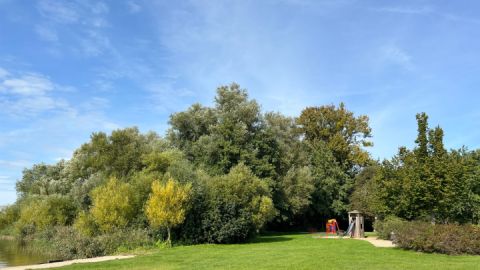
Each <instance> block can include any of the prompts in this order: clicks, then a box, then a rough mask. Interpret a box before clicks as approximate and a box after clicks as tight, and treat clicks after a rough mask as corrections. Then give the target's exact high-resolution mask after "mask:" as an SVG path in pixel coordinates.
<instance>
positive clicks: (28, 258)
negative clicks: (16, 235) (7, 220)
mask: <svg viewBox="0 0 480 270" xmlns="http://www.w3.org/2000/svg"><path fill="white" fill-rule="evenodd" d="M45 262H48V258H47V257H46V256H43V255H41V254H32V253H28V252H26V250H25V249H24V248H22V247H21V246H19V245H18V243H17V242H16V241H12V240H4V239H0V268H4V267H7V266H17V265H29V264H38V263H45Z"/></svg>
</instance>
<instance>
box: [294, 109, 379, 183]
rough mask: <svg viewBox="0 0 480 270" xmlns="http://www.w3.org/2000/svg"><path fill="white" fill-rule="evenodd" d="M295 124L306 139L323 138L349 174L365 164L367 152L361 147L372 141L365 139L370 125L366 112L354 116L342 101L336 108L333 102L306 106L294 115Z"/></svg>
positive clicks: (368, 136)
mask: <svg viewBox="0 0 480 270" xmlns="http://www.w3.org/2000/svg"><path fill="white" fill-rule="evenodd" d="M297 125H298V130H299V132H300V133H301V134H302V135H303V136H304V137H305V140H306V141H308V142H310V143H314V142H316V141H323V142H324V143H325V144H326V146H327V148H328V149H330V151H331V152H332V154H333V156H334V158H335V161H336V162H337V163H338V164H339V165H340V166H341V167H342V168H343V169H344V171H345V172H346V173H349V174H350V175H352V176H353V175H354V174H355V173H356V172H357V171H358V170H359V169H360V168H361V167H362V166H365V165H367V164H368V162H369V160H370V156H369V154H368V152H366V151H365V150H363V148H364V147H369V146H372V145H373V144H372V142H371V141H369V140H368V139H369V138H370V137H371V128H370V127H369V125H368V117H367V116H366V115H360V116H358V117H356V116H354V114H353V113H352V112H350V111H348V110H347V109H346V108H345V105H344V104H343V103H340V105H339V107H338V108H337V107H335V106H334V105H330V106H321V107H307V108H306V109H304V110H303V111H302V113H301V115H300V117H299V118H298V119H297Z"/></svg>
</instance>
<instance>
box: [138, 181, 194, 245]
mask: <svg viewBox="0 0 480 270" xmlns="http://www.w3.org/2000/svg"><path fill="white" fill-rule="evenodd" d="M190 190H191V185H186V186H183V185H180V184H178V183H177V182H175V181H174V180H173V179H171V178H170V179H169V180H168V181H167V182H166V183H165V184H164V185H163V184H162V183H160V182H159V181H154V182H153V183H152V194H151V195H150V198H149V199H148V201H147V204H146V210H145V212H146V214H147V218H148V221H149V223H150V225H151V226H152V227H153V228H165V229H167V234H168V236H167V243H168V244H170V243H171V239H170V231H171V228H173V227H175V226H178V225H180V224H181V223H182V222H183V221H184V220H185V212H186V207H187V205H188V202H189V196H190Z"/></svg>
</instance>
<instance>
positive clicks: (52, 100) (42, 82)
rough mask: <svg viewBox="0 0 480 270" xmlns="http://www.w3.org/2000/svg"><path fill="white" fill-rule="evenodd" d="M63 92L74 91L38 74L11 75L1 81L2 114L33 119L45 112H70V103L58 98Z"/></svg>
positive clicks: (0, 104) (0, 102)
mask: <svg viewBox="0 0 480 270" xmlns="http://www.w3.org/2000/svg"><path fill="white" fill-rule="evenodd" d="M6 72H7V71H6ZM7 73H9V72H7ZM9 74H10V73H9ZM61 91H72V88H71V87H62V86H60V85H57V84H55V83H53V82H52V81H51V80H50V79H49V78H48V77H46V76H44V75H41V74H37V73H27V74H25V75H16V76H15V75H10V76H9V77H6V78H4V79H0V106H1V107H2V111H1V112H0V114H7V115H10V116H17V117H24V116H29V117H31V116H35V115H37V114H40V113H43V112H49V111H58V110H69V109H70V105H69V104H68V102H67V101H65V100H64V99H62V98H59V97H57V96H56V93H57V92H61Z"/></svg>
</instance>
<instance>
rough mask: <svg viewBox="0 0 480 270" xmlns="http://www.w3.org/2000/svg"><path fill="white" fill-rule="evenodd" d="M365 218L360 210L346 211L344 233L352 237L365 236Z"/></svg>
mask: <svg viewBox="0 0 480 270" xmlns="http://www.w3.org/2000/svg"><path fill="white" fill-rule="evenodd" d="M364 222H365V220H364V218H363V214H362V212H360V211H357V210H353V211H351V212H348V224H350V225H349V226H348V230H347V233H346V235H347V236H350V237H352V238H365V226H364V225H365V223H364Z"/></svg>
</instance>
